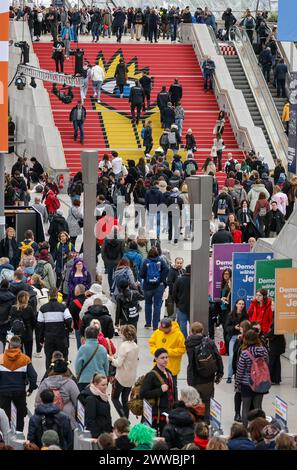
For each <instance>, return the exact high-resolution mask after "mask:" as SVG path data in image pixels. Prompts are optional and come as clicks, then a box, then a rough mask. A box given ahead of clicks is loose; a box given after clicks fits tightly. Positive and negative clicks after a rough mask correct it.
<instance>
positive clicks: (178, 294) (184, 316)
mask: <svg viewBox="0 0 297 470" xmlns="http://www.w3.org/2000/svg"><path fill="white" fill-rule="evenodd" d="M190 287H191V265H190V264H189V265H188V266H186V272H185V273H184V274H183V275H182V276H180V277H178V278H177V279H176V281H175V283H174V285H173V299H174V302H175V303H176V311H177V321H178V324H179V326H180V329H181V331H182V333H183V335H184V337H185V338H187V336H188V333H187V324H188V322H189V321H190Z"/></svg>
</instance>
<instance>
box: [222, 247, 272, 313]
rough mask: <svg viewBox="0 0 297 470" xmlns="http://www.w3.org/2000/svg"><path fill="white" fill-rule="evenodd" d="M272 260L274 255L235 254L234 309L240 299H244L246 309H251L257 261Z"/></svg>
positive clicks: (233, 260)
mask: <svg viewBox="0 0 297 470" xmlns="http://www.w3.org/2000/svg"><path fill="white" fill-rule="evenodd" d="M272 258H273V253H233V258H232V272H233V276H232V296H231V303H232V307H234V305H235V303H236V301H237V300H238V299H244V300H245V303H246V308H247V309H248V308H249V306H250V303H251V301H252V300H253V298H254V285H255V261H256V260H258V259H272Z"/></svg>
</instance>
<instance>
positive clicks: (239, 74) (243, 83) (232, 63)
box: [224, 55, 276, 159]
mask: <svg viewBox="0 0 297 470" xmlns="http://www.w3.org/2000/svg"><path fill="white" fill-rule="evenodd" d="M224 58H225V61H226V64H227V67H228V69H229V72H230V75H231V78H232V80H233V83H234V86H235V88H237V89H238V90H241V91H242V93H243V96H244V98H245V101H246V103H247V106H248V108H249V111H250V114H251V116H252V119H253V122H254V124H255V126H257V127H261V129H262V130H263V133H264V136H265V139H266V142H267V144H268V146H269V149H270V151H271V155H272V157H273V158H274V159H275V158H276V155H275V151H274V148H273V145H272V143H271V140H270V138H269V135H268V132H267V130H266V127H265V124H264V122H263V119H262V116H261V113H260V111H259V108H258V106H257V103H256V101H255V98H254V95H253V93H252V90H251V87H250V85H249V82H248V80H247V78H246V75H245V72H244V69H243V67H242V65H241V62H240V59H239V57H238V56H234V55H233V56H231V55H230V56H224Z"/></svg>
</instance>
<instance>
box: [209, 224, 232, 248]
mask: <svg viewBox="0 0 297 470" xmlns="http://www.w3.org/2000/svg"><path fill="white" fill-rule="evenodd" d="M216 243H233V238H232V235H231V233H230V232H229V231H228V230H226V224H225V223H224V222H219V224H218V231H217V232H216V233H214V234H213V236H212V239H211V245H215V244H216Z"/></svg>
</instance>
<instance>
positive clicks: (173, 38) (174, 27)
mask: <svg viewBox="0 0 297 470" xmlns="http://www.w3.org/2000/svg"><path fill="white" fill-rule="evenodd" d="M170 35H171V41H176V35H177V24H171V25H170Z"/></svg>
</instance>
